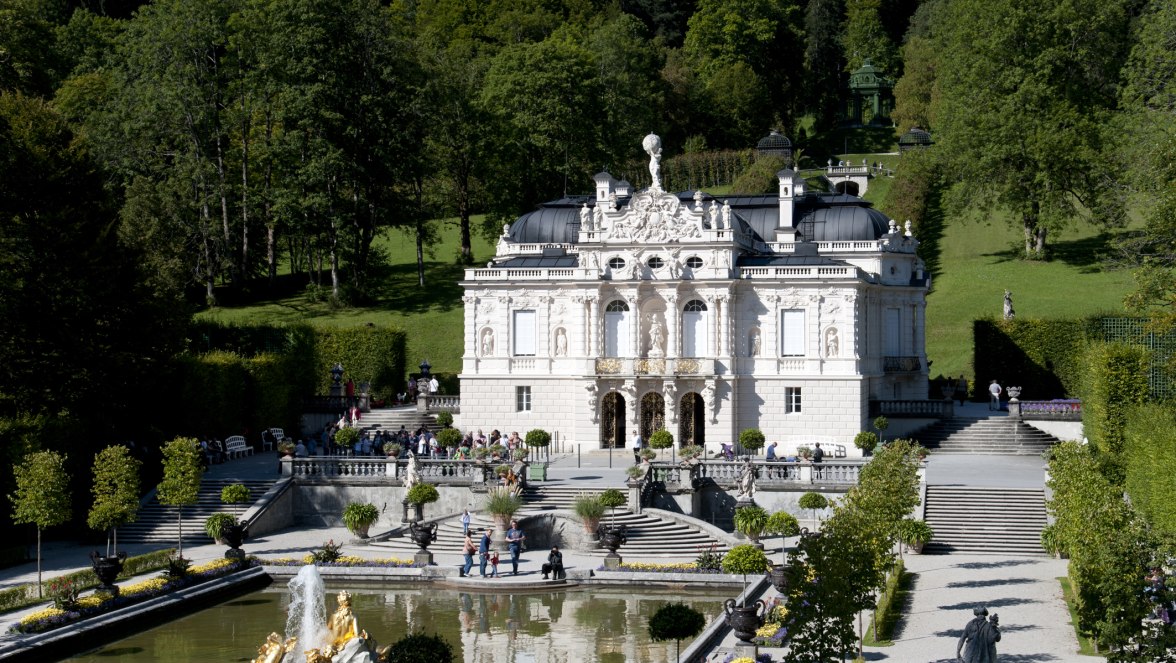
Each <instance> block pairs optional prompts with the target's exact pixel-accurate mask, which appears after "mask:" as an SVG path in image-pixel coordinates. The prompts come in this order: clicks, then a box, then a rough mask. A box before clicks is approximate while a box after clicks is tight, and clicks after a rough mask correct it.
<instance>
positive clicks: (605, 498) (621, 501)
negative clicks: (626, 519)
mask: <svg viewBox="0 0 1176 663" xmlns="http://www.w3.org/2000/svg"><path fill="white" fill-rule="evenodd" d="M628 501H629V498H628V497H625V494H624V493H622V492H621V491H620V490H619V489H617V488H609V489H608V490H606V491H604V492H603V493H601V494H600V503H601V504H603V505H604V506H605V507H606V508H608V509H610V510H611V512H612V515H611V519H612V521H613V525H616V520H617V507H618V506H625V504H626V503H628Z"/></svg>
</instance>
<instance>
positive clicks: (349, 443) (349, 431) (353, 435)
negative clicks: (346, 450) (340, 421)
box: [335, 426, 359, 447]
mask: <svg viewBox="0 0 1176 663" xmlns="http://www.w3.org/2000/svg"><path fill="white" fill-rule="evenodd" d="M356 442H359V429H358V428H352V427H350V426H344V427H343V428H340V429H339V430H337V431H335V444H337V445H339V446H341V447H354V446H355V443H356Z"/></svg>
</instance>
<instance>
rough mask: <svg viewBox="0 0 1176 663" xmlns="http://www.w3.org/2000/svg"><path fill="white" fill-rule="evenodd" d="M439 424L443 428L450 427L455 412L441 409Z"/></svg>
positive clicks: (438, 414)
mask: <svg viewBox="0 0 1176 663" xmlns="http://www.w3.org/2000/svg"><path fill="white" fill-rule="evenodd" d="M437 425H438V426H441V427H442V428H449V427H450V426H452V425H453V413H452V412H449V411H441V412H438V413H437Z"/></svg>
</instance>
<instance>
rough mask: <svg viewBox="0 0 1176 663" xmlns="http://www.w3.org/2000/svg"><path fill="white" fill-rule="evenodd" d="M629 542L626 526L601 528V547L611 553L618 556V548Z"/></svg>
mask: <svg viewBox="0 0 1176 663" xmlns="http://www.w3.org/2000/svg"><path fill="white" fill-rule="evenodd" d="M626 540H627V537H626V532H625V526H624V525H622V526H620V527H609V526H603V527H601V528H600V547H602V548H607V549H608V551H609V553H611V554H613V555H615V554H617V548H620V547H621V546H623V545H625V541H626Z"/></svg>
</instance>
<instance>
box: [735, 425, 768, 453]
mask: <svg viewBox="0 0 1176 663" xmlns="http://www.w3.org/2000/svg"><path fill="white" fill-rule="evenodd" d="M766 439H767V438H765V437H764V433H763V431H761V430H760V429H758V428H748V429H747V430H745V431H743V432H742V433H740V434H739V446H741V447H743V448H744V449H747V450H748V451H750V452H751V453H752V454H754V453H755V452H757V451H759V450H760V449H763V448H764V442H765V441H766Z"/></svg>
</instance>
